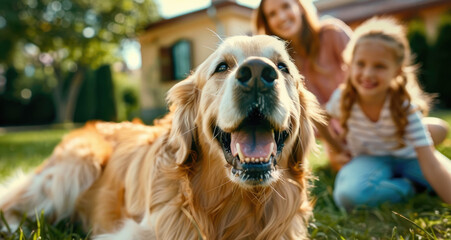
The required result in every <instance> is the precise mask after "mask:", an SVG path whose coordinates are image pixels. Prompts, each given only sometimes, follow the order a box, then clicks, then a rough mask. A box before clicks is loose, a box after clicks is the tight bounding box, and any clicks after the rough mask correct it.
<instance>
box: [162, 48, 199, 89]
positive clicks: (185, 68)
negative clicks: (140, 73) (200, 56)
mask: <svg viewBox="0 0 451 240" xmlns="http://www.w3.org/2000/svg"><path fill="white" fill-rule="evenodd" d="M191 52H192V51H191V42H190V41H188V40H185V39H183V40H179V41H177V42H175V43H174V44H173V45H172V46H170V47H162V48H160V57H161V59H160V61H161V69H160V70H161V76H162V81H171V80H181V79H185V78H186V77H187V76H188V75H189V73H190V70H191V68H192V61H191V59H192V57H191V54H192V53H191Z"/></svg>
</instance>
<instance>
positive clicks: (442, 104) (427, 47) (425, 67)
mask: <svg viewBox="0 0 451 240" xmlns="http://www.w3.org/2000/svg"><path fill="white" fill-rule="evenodd" d="M440 18H441V19H440V23H439V25H438V29H437V36H436V38H435V39H427V37H426V31H425V23H424V22H422V21H420V20H418V21H415V20H413V21H411V22H410V24H409V28H408V38H409V42H410V46H411V48H412V52H413V54H414V55H415V63H416V64H417V66H418V78H419V80H420V82H421V84H422V86H423V87H424V89H425V90H426V92H429V93H434V94H436V95H437V98H436V100H437V101H436V105H437V106H438V107H439V108H451V12H448V13H447V14H444V15H443V16H440Z"/></svg>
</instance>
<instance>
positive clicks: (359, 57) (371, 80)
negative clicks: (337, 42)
mask: <svg viewBox="0 0 451 240" xmlns="http://www.w3.org/2000/svg"><path fill="white" fill-rule="evenodd" d="M400 73H401V67H400V64H399V63H398V62H397V60H396V57H395V52H394V49H393V48H392V47H390V45H389V44H388V43H387V42H386V41H384V40H381V39H374V38H373V39H372V38H368V39H362V40H360V41H359V43H358V44H356V47H355V49H354V57H353V59H352V61H351V68H350V78H351V83H352V85H353V86H354V87H355V89H356V90H357V92H358V94H359V98H360V99H362V100H363V99H374V100H376V99H380V100H382V99H385V97H386V96H387V93H388V89H389V87H390V82H391V81H392V80H393V79H394V78H395V77H396V76H398V75H399V74H400Z"/></svg>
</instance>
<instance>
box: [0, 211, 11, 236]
mask: <svg viewBox="0 0 451 240" xmlns="http://www.w3.org/2000/svg"><path fill="white" fill-rule="evenodd" d="M0 218H1V219H2V222H3V223H4V224H5V227H6V229H8V233H11V228H10V227H9V224H8V222H6V218H5V215H4V214H3V211H0Z"/></svg>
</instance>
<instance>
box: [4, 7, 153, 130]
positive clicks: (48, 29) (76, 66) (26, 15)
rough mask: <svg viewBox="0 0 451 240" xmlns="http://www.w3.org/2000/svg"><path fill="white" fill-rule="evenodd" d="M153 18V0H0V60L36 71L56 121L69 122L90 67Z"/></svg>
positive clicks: (105, 60) (107, 59) (109, 58)
mask: <svg viewBox="0 0 451 240" xmlns="http://www.w3.org/2000/svg"><path fill="white" fill-rule="evenodd" d="M157 19H159V16H158V13H157V8H156V5H155V3H154V2H153V1H152V0H102V1H92V0H1V1H0V64H3V65H4V66H6V68H9V67H13V66H14V67H15V68H17V69H22V70H23V69H24V68H25V67H27V66H32V67H34V68H35V69H38V70H40V72H42V73H43V74H44V77H43V79H44V84H47V85H49V86H52V87H53V99H54V102H55V104H56V112H57V122H64V121H72V119H73V113H74V110H75V104H76V99H77V95H78V92H79V89H80V87H81V84H82V82H83V80H84V79H85V75H86V72H87V71H88V69H96V68H98V67H99V66H101V65H103V64H109V63H112V62H113V61H116V60H118V55H117V53H118V47H119V44H120V42H121V41H122V40H123V39H127V38H134V37H136V35H137V33H139V31H140V30H141V29H143V27H144V26H145V25H147V24H148V23H150V22H152V21H155V20H157ZM18 59H20V60H18Z"/></svg>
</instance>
